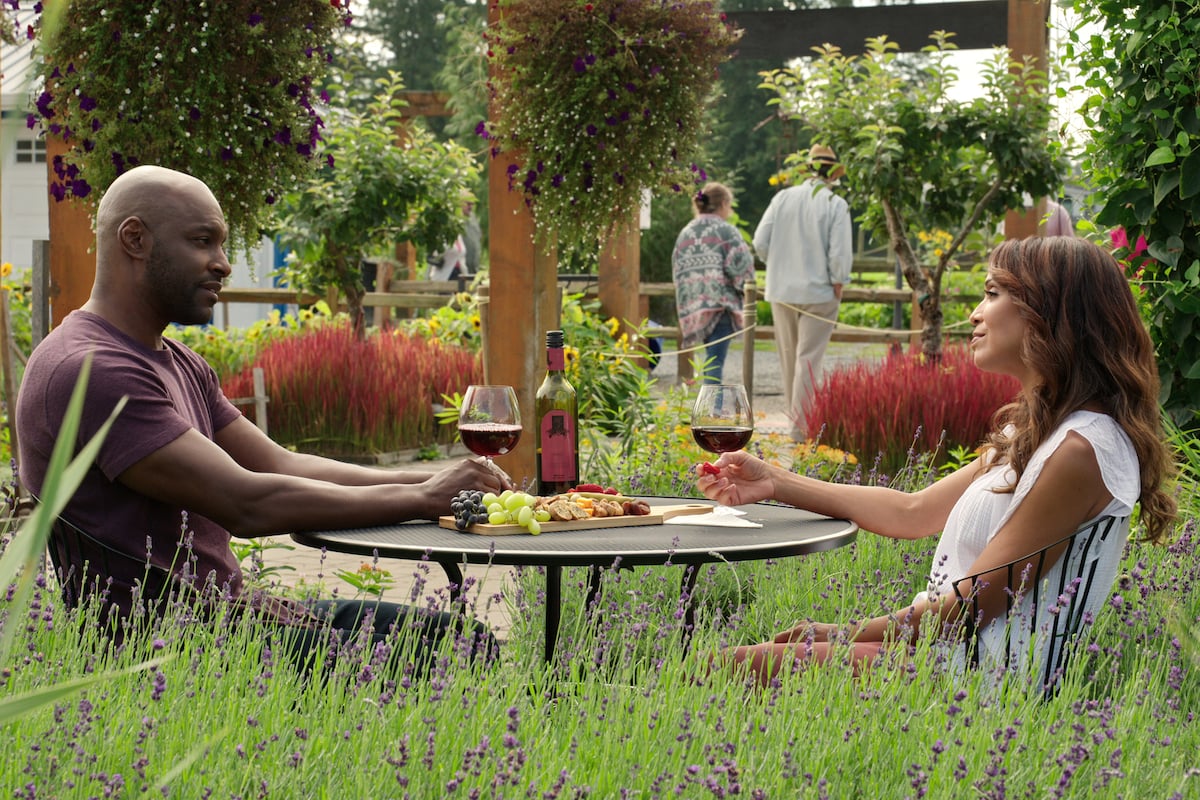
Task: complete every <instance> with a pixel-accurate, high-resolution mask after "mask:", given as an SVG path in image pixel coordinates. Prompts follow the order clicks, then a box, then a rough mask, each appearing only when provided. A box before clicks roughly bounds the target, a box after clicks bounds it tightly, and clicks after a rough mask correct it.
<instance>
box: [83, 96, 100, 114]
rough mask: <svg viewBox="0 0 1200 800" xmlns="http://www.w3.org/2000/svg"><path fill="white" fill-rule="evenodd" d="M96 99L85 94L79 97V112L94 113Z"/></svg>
mask: <svg viewBox="0 0 1200 800" xmlns="http://www.w3.org/2000/svg"><path fill="white" fill-rule="evenodd" d="M96 105H97V103H96V98H94V97H88V96H87V95H86V94H81V95H79V110H80V111H94V110H95V109H96Z"/></svg>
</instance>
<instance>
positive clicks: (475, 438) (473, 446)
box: [458, 422, 521, 458]
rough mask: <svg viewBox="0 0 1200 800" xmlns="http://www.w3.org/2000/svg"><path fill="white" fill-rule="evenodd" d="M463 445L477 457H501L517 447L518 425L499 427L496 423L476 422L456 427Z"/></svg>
mask: <svg viewBox="0 0 1200 800" xmlns="http://www.w3.org/2000/svg"><path fill="white" fill-rule="evenodd" d="M458 435H459V436H461V437H462V442H463V445H464V446H465V447H466V448H467V449H468V450H470V451H471V452H472V453H474V454H475V455H478V456H486V457H488V458H491V457H493V456H502V455H504V454H505V453H507V452H509V451H510V450H512V449H513V448H514V447H516V446H517V442H518V441H520V439H521V426H520V425H501V424H499V423H496V422H476V423H468V424H466V425H461V424H460V425H459V426H458Z"/></svg>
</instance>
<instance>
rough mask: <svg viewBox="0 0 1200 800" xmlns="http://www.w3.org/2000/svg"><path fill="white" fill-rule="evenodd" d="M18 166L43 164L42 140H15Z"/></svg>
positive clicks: (44, 148) (44, 144)
mask: <svg viewBox="0 0 1200 800" xmlns="http://www.w3.org/2000/svg"><path fill="white" fill-rule="evenodd" d="M17 163H18V164H45V163H46V142H45V140H43V139H18V140H17Z"/></svg>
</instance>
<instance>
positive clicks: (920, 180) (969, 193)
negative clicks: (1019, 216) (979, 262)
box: [764, 31, 1065, 360]
mask: <svg viewBox="0 0 1200 800" xmlns="http://www.w3.org/2000/svg"><path fill="white" fill-rule="evenodd" d="M952 35H953V34H949V33H946V32H942V31H939V32H936V33H934V34H933V36H932V37H931V38H932V39H933V44H932V45H930V46H928V47H926V48H924V50H923V52H924V53H926V54H927V58H928V64H927V67H926V69H925V76H926V79H925V80H924V81H922V82H917V83H913V82H912V81H910V80H906V79H904V77H902V73H901V72H900V71H899V70H897V69H896V66H897V65H895V64H894V61H895V59H896V55H897V50H898V48H897V45H896V44H895V43H894V42H889V41H888V40H887V38H886V37H876V38H870V39H867V47H866V53H865V54H864V56H863V57H862V58H861V59H860V58H856V57H854V56H845V55H843V54H842V53H841V51H840V50H839V49H838V48H836V47H831V46H826V47H822V48H816V51H817V58H815V59H813V60H811V61H810V62H808V63H805V64H802V65H800V66H798V67H794V68H792V69H784V70H776V71H775V72H773V73H770V74H768V75H767V76H765V82H764V86H765V87H766V88H768V89H770V90H771V91H773V92H775V93H776V94H777V95H778V96H777V97H774V98H772V100H771V101H770V103H772V104H780V105H781V106H782V107H783V109H784V110H785V111H786V112H787V113H788V114H790V115H791V116H792V117H794V118H796V119H798V120H800V121H801V122H802V123H803V125H804V126H805V127H806V128H808V129H809V130H810V131H811V132H812V136H813V141H815V142H820V143H822V144H827V145H829V146H831V147H833V149H834V150H835V151H836V152H837V154H838V158H839V160H840V161H841V164H842V166H843V167H844V168H845V171H846V176H845V179H844V183H845V187H846V191H847V193H848V194H849V195H850V197H849V200H850V205H851V207H854V208H861V209H864V211H863V213H862V216H861V218H860V219H861V222H862V224H863V225H864V226H865V227H866V228H867V229H868V230H870V231H872V232H873V233H874V234H875V235H876V236H877V237H878V238H879V239H880V240H881V241H883V240H886V241H887V242H888V244H889V246H890V248H891V249H892V251H893V252H894V253H895V254H896V257H897V258H898V259H899V261H900V265H901V268H902V269H903V272H904V276H905V278H906V280H907V282H908V285H909V286H910V287H911V288H912V290H913V291H914V292H915V293H916V295H917V298H918V303H919V306H920V311H921V316H922V319H923V328H922V331H921V348H922V351H923V352H924V353H925V355H926V356H927V357H929V358H931V359H934V360H936V359H937V358H938V357H939V356H940V354H941V347H942V309H941V290H942V278H943V276H944V274H945V272H946V270H947V269H948V268H949V267H950V266H952V264H953V263H954V261H953V260H954V257H955V256H956V255H958V254H960V253H961V252H962V251H963V249H964V245H965V244H966V243H967V242H968V237H971V236H972V235H973V234H976V233H978V232H980V231H984V230H987V229H988V228H989V227H991V226H992V225H993V224H994V223H996V222H998V221H999V219H1000V217H1001V215H1002V214H1003V213H1004V212H1005V211H1007V210H1009V209H1015V208H1021V207H1022V206H1023V202H1022V195H1023V193H1028V194H1029V195H1030V196H1032V197H1042V196H1044V195H1047V194H1055V193H1057V190H1058V187H1059V186H1060V185H1061V183H1062V176H1063V174H1064V172H1065V164H1064V162H1063V159H1062V158H1061V156H1060V154H1059V148H1058V147H1057V145H1052V144H1051V143H1050V142H1049V141H1048V136H1047V134H1048V131H1049V127H1050V121H1051V108H1050V105H1049V103H1048V102H1047V100H1046V96H1045V91H1044V86H1045V77H1044V75H1043V74H1042V73H1041V72H1039V71H1038V70H1035V69H1034V68H1033V67H1032V66H1031V65H1030V64H1029V63H1028V62H1026V63H1023V64H1018V63H1016V62H1013V61H1011V60H1010V59H1009V57H1008V55H1007V53H1005V52H1003V51H999V52H998V53H997V54H996V56H995V57H994V58H993V59H992V60H991V61H990V62H988V63H986V64H985V65H984V67H983V68H982V70H981V73H980V75H979V80H980V84H981V86H980V95H979V96H978V97H977V98H976V99H974V100H971V101H970V102H960V101H956V100H954V99H952V98H951V96H950V89H951V88H952V87H953V85H954V84H955V83H956V81H957V77H958V76H957V71H956V70H955V69H954V67H953V66H952V65H951V64H950V63H949V60H948V59H947V57H946V56H947V53H948V51H950V50H952V49H954V48H953V45H952V44H951V43H950V37H951V36H952ZM790 163H791V164H792V171H793V173H794V176H796V177H798V176H800V175H803V174H805V173H806V172H807V170H808V165H807V158H806V153H805V152H803V151H802V152H801V153H799V154H797V155H796V156H795V157H793V158H792V159H790ZM934 230H945V231H948V232H950V233H951V234H952V235H951V240H950V243H949V245H948V246H946V247H944V248H940V253H938V254H936V255H935V256H934V261H933V263H922V259H921V257H920V256H919V255H918V249H919V248H918V247H917V246H915V245H914V243H915V242H916V241H917V234H918V233H921V232H923V231H934Z"/></svg>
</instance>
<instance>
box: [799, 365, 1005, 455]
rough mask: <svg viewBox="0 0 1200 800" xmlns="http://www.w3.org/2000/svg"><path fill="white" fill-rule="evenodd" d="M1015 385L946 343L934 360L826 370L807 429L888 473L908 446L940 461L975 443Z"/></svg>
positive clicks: (982, 436) (813, 436) (910, 451)
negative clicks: (976, 365)
mask: <svg viewBox="0 0 1200 800" xmlns="http://www.w3.org/2000/svg"><path fill="white" fill-rule="evenodd" d="M1019 388H1020V386H1019V384H1018V383H1017V382H1016V380H1015V379H1014V378H1011V377H1009V376H1005V375H996V374H993V373H989V372H984V371H983V370H980V369H978V368H976V367H975V365H974V363H973V362H972V360H971V354H970V352H969V351H968V350H967V349H966V348H965V347H956V346H951V347H947V348H946V349H945V350H944V351H943V355H942V360H941V361H940V362H939V363H928V362H926V361H925V360H924V359H923V358H922V357H921V356H920V354H919V353H894V354H890V355H888V356H887V357H885V358H884V359H883V360H881V361H878V362H870V361H859V362H855V363H853V364H850V365H848V366H844V367H839V368H838V369H836V370H833V371H832V372H831V373H830V374H828V375H827V376H826V377H825V378H824V379H823V380H822V381H821V382H820V384H819V385H818V387H817V390H816V393H815V395H814V397H813V405H812V411H811V412H810V413H809V417H808V428H809V431H808V433H809V437H810V438H813V439H817V438H819V439H820V440H821V441H823V442H826V443H828V444H830V445H832V446H834V447H837V448H840V449H842V450H846V451H849V452H852V453H854V454H856V455H857V456H858V458H859V460H860V461H863V462H865V463H871V462H872V461H873V460H875V461H878V463H879V466H880V469H882V470H883V471H885V472H890V473H894V472H896V471H897V470H899V469H900V468H902V467H903V466H904V464H905V463H906V462H907V461H909V460H911V457H912V453H913V451H914V450H915V451H918V452H924V453H928V454H930V455H931V457H932V461H933V463H939V461H940V460H942V459H944V458H945V456H946V453H947V452H948V451H949V450H951V449H953V448H956V447H957V448H965V449H967V450H973V449H975V448H976V447H978V446H979V445H980V444H981V443H982V441H983V438H984V436H985V435H986V434H987V432H988V430H989V429H990V427H991V426H990V424H989V423H990V421H991V418H992V415H993V414H995V412H996V410H997V409H999V408H1000V407H1001V406H1003V405H1004V404H1005V403H1008V402H1010V401H1011V400H1012V399H1013V398H1014V397H1016V394H1017V391H1018V390H1019ZM914 431H916V432H917V435H916V437H915V438H914V437H913V432H914Z"/></svg>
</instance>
